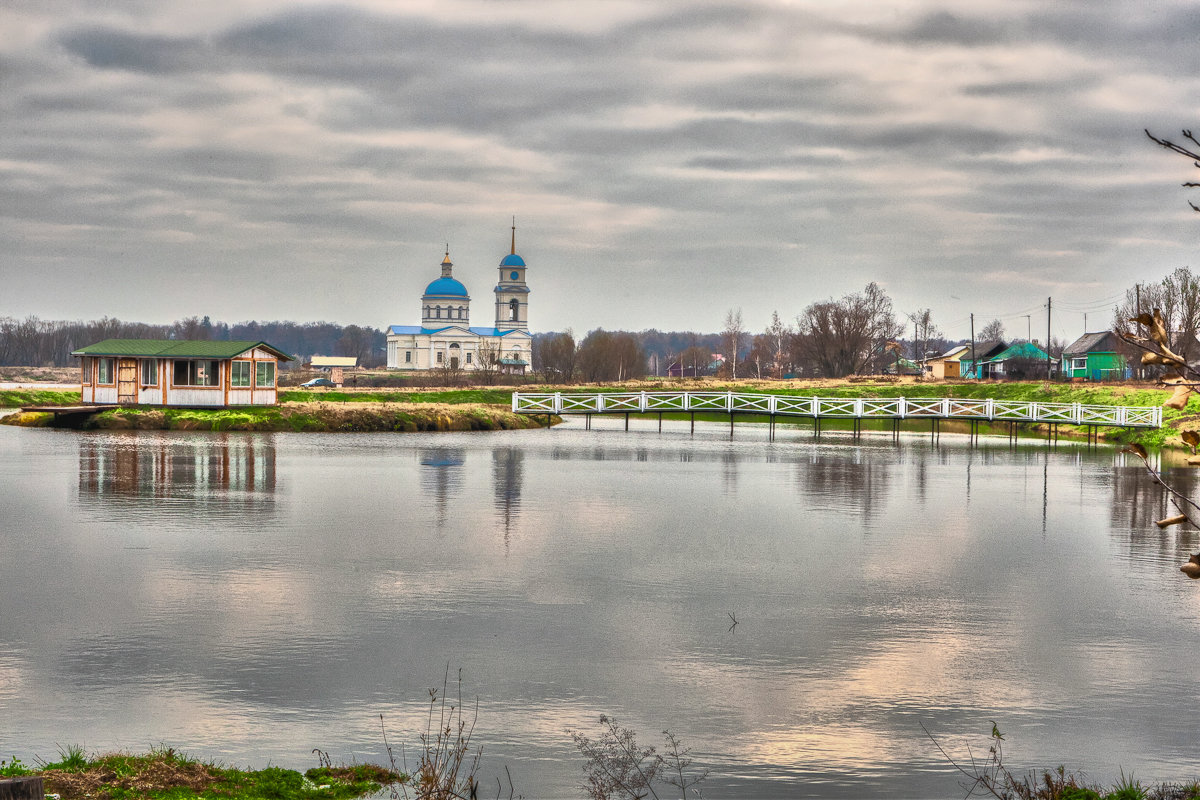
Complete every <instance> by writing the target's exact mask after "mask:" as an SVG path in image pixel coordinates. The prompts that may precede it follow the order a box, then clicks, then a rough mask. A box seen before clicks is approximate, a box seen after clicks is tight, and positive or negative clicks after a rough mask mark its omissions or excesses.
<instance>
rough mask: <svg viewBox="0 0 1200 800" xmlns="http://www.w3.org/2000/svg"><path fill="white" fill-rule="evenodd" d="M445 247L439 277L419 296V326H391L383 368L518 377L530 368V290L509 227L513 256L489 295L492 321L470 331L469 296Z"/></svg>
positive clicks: (503, 262) (503, 264)
mask: <svg viewBox="0 0 1200 800" xmlns="http://www.w3.org/2000/svg"><path fill="white" fill-rule="evenodd" d="M453 270H454V264H453V263H451V261H450V248H449V247H447V248H446V257H445V258H444V259H442V275H441V277H439V278H437V279H436V280H434V281H433V282H432V283H430V284H429V285H428V286H426V287H425V294H423V295H421V324H420V325H392V326H389V327H388V333H387V366H388V369H411V370H429V369H447V368H448V369H454V370H458V369H462V370H478V369H481V368H484V367H485V366H488V365H491V366H493V367H494V368H495V369H496V370H497V371H499V372H502V373H507V374H513V375H523V374H525V372H526V371H527V370H528V368H529V365H530V364H531V363H532V361H533V359H532V346H531V343H532V341H533V337H532V336H530V334H529V287H528V286H527V285H526V284H525V260H524V259H522V258H521V257H520V256H519V255H517V229H516V226H513V238H512V252H510V253H509V254H508V255H506V256H505V257H504V258H503V259H501V261H500V282H499V283H497V284H496V288H495V289H494V290H493V293H494V294H495V298H496V321H495V323H494V325H492V326H491V327H486V328H484V327H475V328H473V327H471V296H470V295H469V294H467V287H466V286H463V285H462V283H460V282H459V281H458V280H457V279H456V278H455V277H454V276H453V274H452V272H453Z"/></svg>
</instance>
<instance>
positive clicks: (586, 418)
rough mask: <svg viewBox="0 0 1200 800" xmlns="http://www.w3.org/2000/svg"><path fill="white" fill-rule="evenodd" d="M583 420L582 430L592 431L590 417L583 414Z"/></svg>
mask: <svg viewBox="0 0 1200 800" xmlns="http://www.w3.org/2000/svg"><path fill="white" fill-rule="evenodd" d="M583 419H584V423H583V429H584V430H585V431H590V430H591V429H592V415H591V414H584V415H583Z"/></svg>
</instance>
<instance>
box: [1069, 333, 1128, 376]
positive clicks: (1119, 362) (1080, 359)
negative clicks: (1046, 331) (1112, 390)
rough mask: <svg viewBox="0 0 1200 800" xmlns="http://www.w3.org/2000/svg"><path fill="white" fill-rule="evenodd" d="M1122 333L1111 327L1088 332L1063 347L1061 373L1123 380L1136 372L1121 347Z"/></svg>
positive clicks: (1122, 345) (1122, 346) (1123, 347)
mask: <svg viewBox="0 0 1200 800" xmlns="http://www.w3.org/2000/svg"><path fill="white" fill-rule="evenodd" d="M1126 348H1127V345H1125V344H1124V343H1123V342H1122V341H1121V339H1120V337H1118V336H1117V335H1116V334H1115V333H1113V332H1112V331H1099V332H1097V333H1085V334H1084V335H1083V336H1080V337H1079V338H1078V339H1076V340H1075V341H1073V342H1071V344H1069V345H1067V347H1066V348H1065V349H1064V350H1063V353H1062V374H1063V376H1064V377H1066V378H1071V379H1073V380H1089V381H1105V380H1123V379H1125V378H1129V377H1130V376H1131V375H1132V374H1133V373H1132V371H1131V370H1130V368H1129V365H1128V362H1127V360H1126V358H1125V356H1124V355H1123V354H1122V352H1121V351H1122V350H1124V349H1126Z"/></svg>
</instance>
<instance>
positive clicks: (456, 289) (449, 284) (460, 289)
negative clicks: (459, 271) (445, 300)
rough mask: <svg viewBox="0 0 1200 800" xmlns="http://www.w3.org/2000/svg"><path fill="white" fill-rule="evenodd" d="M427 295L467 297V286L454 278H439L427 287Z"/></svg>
mask: <svg viewBox="0 0 1200 800" xmlns="http://www.w3.org/2000/svg"><path fill="white" fill-rule="evenodd" d="M425 294H426V295H435V296H438V297H446V296H451V297H466V296H467V287H465V286H463V285H462V284H461V283H459V282H458V281H457V280H455V279H454V278H438V279H437V280H436V281H434V282H433V283H431V284H429V285H428V286H426V287H425Z"/></svg>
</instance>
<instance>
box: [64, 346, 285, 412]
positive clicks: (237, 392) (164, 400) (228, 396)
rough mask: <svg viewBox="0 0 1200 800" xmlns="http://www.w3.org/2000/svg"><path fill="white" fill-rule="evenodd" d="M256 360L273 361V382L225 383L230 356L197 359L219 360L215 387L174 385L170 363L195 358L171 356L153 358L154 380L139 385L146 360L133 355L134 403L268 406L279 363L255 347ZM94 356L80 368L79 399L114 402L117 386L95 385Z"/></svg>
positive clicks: (252, 371) (273, 401) (275, 393)
mask: <svg viewBox="0 0 1200 800" xmlns="http://www.w3.org/2000/svg"><path fill="white" fill-rule="evenodd" d="M253 355H254V359H255V360H256V361H260V362H261V361H269V362H271V363H273V364H275V384H274V385H272V386H266V387H258V386H253V385H251V386H248V387H240V386H239V387H237V388H234V387H232V386H229V380H230V363H231V362H232V361H233V359H228V358H226V359H200V360H211V361H220V362H221V368H220V370H219V373H218V385H216V386H174V385H172V384H171V379H172V377H173V375H174V362H175V361H177V360H195V359H171V358H160V359H154V360H156V361H157V362H158V383H157V384H153V385H149V386H143V385H142V384H141V381H140V378H141V362H143V361H146V360H148V359H145V358H136V360H137V361H138V378H139V381H138V387H137V393H136V397H137V404H138V405H147V406H175V407H200V408H224V407H225V406H227V405H228V406H251V405H254V406H272V405H275V404H276V403H277V402H278V397H279V393H278V388H277V386H278V381H279V363H278V359H277V358H276V357H275V356H274V355H272V354H271V353H269V352H267V351H265V350H262V349H256V350H254V352H253ZM119 360H120V359H116V358H114V359H113V362H114V369H113V371H114V374H115V372H116V363H117V362H118V361H119ZM237 360H239V361H250V359H248V358H245V357H244V356H241V357H239V358H238V359H237ZM97 361H98V358H94V357H93V358H85V359H84V365H83V368H82V371H81V376H80V377H81V378H84V379H85V380H84V381H83V382H82V384H81V386H80V394H81V399H82V401H83V402H84V403H94V404H98V405H116V404H117V386H116V384H115V383H114V384H111V385H98V384H96V370H97V365H96V362H97ZM256 373H257V369H256V367H255V366H253V364H252V366H251V368H250V380H251V383H252V384H253V382H254V380H255V379H256V377H257V374H256Z"/></svg>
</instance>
